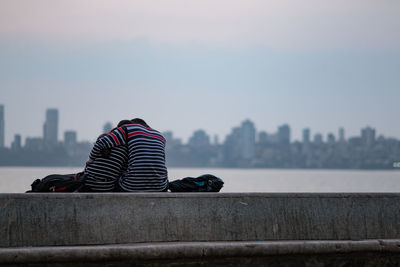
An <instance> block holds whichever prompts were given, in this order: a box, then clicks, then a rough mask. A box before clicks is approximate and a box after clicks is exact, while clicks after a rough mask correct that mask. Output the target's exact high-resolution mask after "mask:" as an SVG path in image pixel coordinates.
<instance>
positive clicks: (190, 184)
mask: <svg viewBox="0 0 400 267" xmlns="http://www.w3.org/2000/svg"><path fill="white" fill-rule="evenodd" d="M223 185H224V181H222V179H220V178H218V177H215V176H214V175H211V174H204V175H201V176H199V177H197V178H193V177H186V178H183V179H181V180H175V181H172V182H170V183H169V185H168V189H169V190H171V192H219V190H221V188H222V187H223Z"/></svg>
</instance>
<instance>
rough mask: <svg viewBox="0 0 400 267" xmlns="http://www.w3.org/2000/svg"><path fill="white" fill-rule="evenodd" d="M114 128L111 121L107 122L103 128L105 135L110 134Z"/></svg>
mask: <svg viewBox="0 0 400 267" xmlns="http://www.w3.org/2000/svg"><path fill="white" fill-rule="evenodd" d="M112 128H113V126H112V123H111V122H109V121H108V122H106V123H105V124H104V126H103V133H109V132H111V130H112Z"/></svg>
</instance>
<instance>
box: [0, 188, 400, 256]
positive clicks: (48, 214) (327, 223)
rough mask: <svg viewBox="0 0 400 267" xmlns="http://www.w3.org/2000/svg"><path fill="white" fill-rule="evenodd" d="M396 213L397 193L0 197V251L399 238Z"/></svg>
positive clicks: (399, 196)
mask: <svg viewBox="0 0 400 267" xmlns="http://www.w3.org/2000/svg"><path fill="white" fill-rule="evenodd" d="M399 210H400V194H395V193H376V194H371V193H362V194H354V193H339V194H335V193H329V194H323V193H315V194H314V193H303V194H300V193H289V194H284V193H276V194H269V193H265V194H263V193H255V194H251V193H250V194H249V193H246V194H242V193H180V194H178V193H135V194H133V193H117V194H116V193H107V194H60V193H50V194H0V214H1V216H0V247H3V248H4V247H26V246H31V247H38V246H87V245H104V244H125V243H148V242H174V241H181V242H203V241H208V242H213V241H215V242H217V241H250V242H253V241H257V240H259V241H272V240H277V241H282V240H368V239H375V240H378V239H400V223H399V222H400V213H399ZM35 249H36V248H35ZM38 249H39V248H38Z"/></svg>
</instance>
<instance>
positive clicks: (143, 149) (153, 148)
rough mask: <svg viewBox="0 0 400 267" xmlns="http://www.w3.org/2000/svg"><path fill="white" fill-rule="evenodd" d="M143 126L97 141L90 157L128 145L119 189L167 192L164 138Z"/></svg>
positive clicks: (129, 127)
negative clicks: (126, 161)
mask: <svg viewBox="0 0 400 267" xmlns="http://www.w3.org/2000/svg"><path fill="white" fill-rule="evenodd" d="M133 121H135V120H133ZM143 124H144V125H143ZM143 124H128V125H124V126H122V127H118V128H116V129H115V130H114V131H112V132H111V133H110V134H108V135H106V136H104V137H102V138H100V139H99V140H98V141H97V142H96V144H95V146H94V147H93V149H92V153H91V155H90V158H93V159H94V158H96V157H98V155H99V153H100V152H101V151H102V150H104V149H107V148H111V147H119V146H126V145H127V146H128V154H129V157H128V158H129V159H128V169H127V171H126V172H125V174H124V175H123V176H122V177H121V178H120V181H119V186H120V189H121V190H122V191H127V192H132V191H153V192H160V191H166V190H167V188H168V172H167V168H166V166H165V139H164V137H163V136H162V135H161V134H160V133H159V132H158V131H156V130H154V129H151V128H150V127H146V126H147V124H145V123H143Z"/></svg>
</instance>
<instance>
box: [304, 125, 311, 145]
mask: <svg viewBox="0 0 400 267" xmlns="http://www.w3.org/2000/svg"><path fill="white" fill-rule="evenodd" d="M310 134H311V131H310V128H305V129H303V144H309V143H310Z"/></svg>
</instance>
